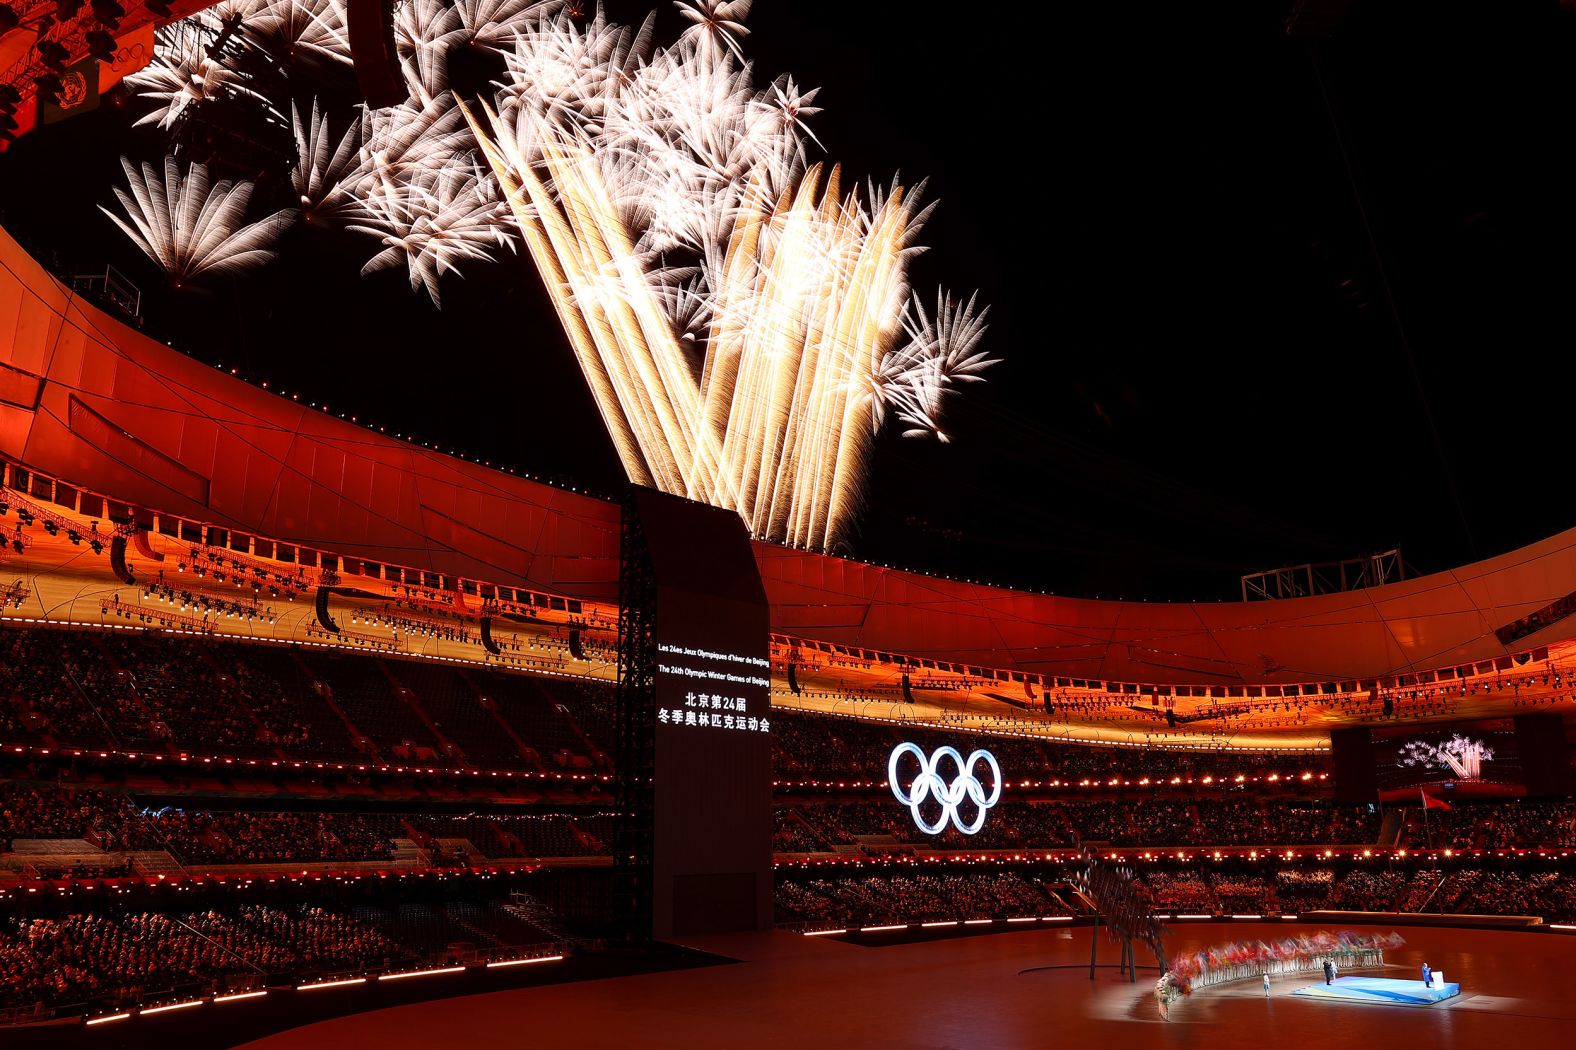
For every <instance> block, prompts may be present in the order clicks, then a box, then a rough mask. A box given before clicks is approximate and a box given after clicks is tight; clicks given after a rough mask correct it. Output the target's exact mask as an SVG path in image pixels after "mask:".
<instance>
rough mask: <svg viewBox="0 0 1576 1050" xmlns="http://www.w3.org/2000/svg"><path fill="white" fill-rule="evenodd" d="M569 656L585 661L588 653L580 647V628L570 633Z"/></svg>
mask: <svg viewBox="0 0 1576 1050" xmlns="http://www.w3.org/2000/svg"><path fill="white" fill-rule="evenodd" d="M569 655H570V656H573V657H574V658H575V659H576V660H584V659H585V658H586V651H585V649H583V648H581V645H580V628H578V627H576V628H574V629H572V630H571V631H570V632H569Z"/></svg>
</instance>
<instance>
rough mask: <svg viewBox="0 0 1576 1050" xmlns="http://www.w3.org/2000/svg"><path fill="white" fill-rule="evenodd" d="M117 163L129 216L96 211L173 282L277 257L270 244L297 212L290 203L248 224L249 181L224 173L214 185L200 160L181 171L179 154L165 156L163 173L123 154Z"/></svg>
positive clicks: (123, 204)
mask: <svg viewBox="0 0 1576 1050" xmlns="http://www.w3.org/2000/svg"><path fill="white" fill-rule="evenodd" d="M120 163H121V167H122V168H123V169H124V170H125V173H126V181H127V184H128V186H129V192H128V191H126V190H122V189H120V188H119V187H117V188H116V190H115V197H116V199H117V200H119V201H120V205H121V207H122V208H124V209H125V211H126V218H124V219H123V218H121V217H120V216H119V215H116V214H115V213H114V212H112V211H110V210H109V209H108V208H102V207H101V208H100V209H99V210H100V211H102V212H103V213H104V214H105V215H108V216H109V217H110V219H111V220H112V221H113V222H114V223H115V225H117V226H119V227H120V228H121V230H122V231H123V232H124V233H125V234H126V236H128V237H130V238H131V239H132V241H133V242H134V243H135V244H136V245H137V247H138V248H141V249H142V251H143V252H144V253H145V254H146V255H147V256H148V258H150V259H152V260H153V261H154V262H155V263H157V264H158V265H159V266H160V267H161V268H163V270H164V272H165V273H166V274H168V275H169V277H170V280H171V281H172V282H174V283H175V284H184V283H186V282H188V281H193V280H198V279H200V278H203V277H209V276H213V275H217V274H223V273H235V272H238V271H240V270H244V269H247V268H249V267H253V266H258V265H261V264H262V263H265V262H267V261H268V260H269V259H271V258H273V255H274V253H273V252H272V251H270V250H269V248H268V246H269V245H271V244H272V243H273V242H274V240H275V239H276V238H277V237H278V236H279V234H280V233H282V232H283V231H284V230H285V228H286V227H288V226H289V225H290V222H291V220H292V219H293V218H294V216H295V212H294V211H292V210H290V209H285V210H283V211H278V212H275V213H274V214H272V215H270V216H268V217H267V218H265V219H261V220H259V221H257V222H253V223H247V222H245V221H244V220H245V218H246V207H247V205H248V204H249V203H250V202H251V198H252V188H253V186H252V183H250V182H231V181H230V180H228V179H221V180H220V181H219V182H216V183H212V184H210V183H209V181H208V169H207V168H206V167H205V166H204V165H202V164H193V165H192V166H191V169H190V170H189V171H188V172H187V174H186V175H184V176H183V175H182V174H181V169H180V164H179V163H178V162H177V161H176V160H175V158H174V157H165V158H164V166H163V172H162V175H161V173H160V172H159V171H158V170H157V169H156V168H154V166H153V165H152V164H143V165H142V166H141V168H140V169H139V168H138V167H136V166H134V165H133V164H132V163H131V161H129V160H127V159H126V158H124V157H122V158H121V162H120Z"/></svg>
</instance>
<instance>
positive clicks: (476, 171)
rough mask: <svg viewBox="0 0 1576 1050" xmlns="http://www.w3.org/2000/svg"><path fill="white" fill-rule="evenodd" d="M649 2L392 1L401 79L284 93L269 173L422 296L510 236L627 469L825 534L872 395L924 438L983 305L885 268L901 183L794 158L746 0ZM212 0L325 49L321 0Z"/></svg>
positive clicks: (899, 244)
mask: <svg viewBox="0 0 1576 1050" xmlns="http://www.w3.org/2000/svg"><path fill="white" fill-rule="evenodd" d="M676 6H677V7H678V9H679V12H680V15H681V17H682V19H683V21H684V23H685V25H684V28H683V29H682V31H681V33H680V35H679V37H678V39H677V40H675V41H674V42H672V43H671V45H669V46H666V47H659V46H657V44H656V42H655V32H654V25H655V22H654V18H653V17H652V16H648V17H647V18H646V20H645V21H644V22H643V23H642V24H640V25H638V26H634V27H629V26H620V25H617V24H614V23H612V22H609V21H608V20H607V18H606V17H605V16H604V14H603V12H602V11H601V9H600V8H597V9H596V10H595V11H594V12H593V14H592V15H591V17H590V18H589V20H586V19H583V18H582V17H581V15H580V13H579V12H580V10H581V7H580V5H578V4H574V3H566V2H561V0H546V2H540V3H534V2H531V0H407V2H406V3H405V4H404V6H403V7H401V8H400V9H399V10H398V12H397V15H396V43H397V47H398V52H399V58H400V62H401V68H402V70H403V71H404V75H405V78H406V81H407V83H408V85H409V87H410V91H411V97H410V98H409V99H407V100H406V101H405V102H404V103H403V104H401V105H399V106H396V107H392V108H390V109H385V110H374V111H363V112H362V114H361V116H360V119H359V121H358V122H357V123H356V125H355V126H353V127H351V128H350V129H349V130H347V131H346V132H345V133H344V134H343V135H342V136H340V137H338V138H336V137H334V136H333V135H331V134H330V131H329V125H328V121H327V119H326V117H325V116H324V115H322V114H320V113H319V111H318V108H317V106H316V104H315V103H314V106H313V110H312V114H311V116H310V117H309V118H308V119H307V120H305V121H303V120H302V119H301V117H300V114H299V112H295V111H292V117H293V121H292V124H293V127H294V130H295V139H296V148H297V154H298V164H297V167H296V169H295V171H294V173H293V178H294V180H295V188H296V193H297V196H298V197H299V198H300V199H301V202H302V207H303V209H304V210H305V211H307V212H308V214H310V215H324V216H332V217H334V218H335V219H336V220H338V221H340V222H341V223H343V224H344V225H345V226H346V227H347V228H349V229H352V230H355V231H357V232H360V233H364V234H368V235H370V236H372V237H375V238H377V240H378V242H379V244H380V248H379V250H378V252H377V253H376V254H375V255H374V256H373V257H372V258H371V259H370V260H369V261H368V263H367V264H366V267H365V270H364V272H371V271H376V270H382V269H387V268H396V267H399V266H401V265H403V266H404V267H405V269H406V272H407V275H408V277H409V279H410V283H411V287H412V289H413V290H424V291H425V292H426V294H427V295H428V296H430V297H431V299H432V300H433V302H434V303H437V302H439V280H440V278H441V276H442V275H444V274H446V273H449V272H451V271H455V270H456V269H457V267H458V266H459V265H461V264H466V265H469V264H470V263H472V262H476V261H480V260H482V259H485V258H488V257H490V256H494V255H496V254H497V253H498V252H499V251H500V250H502V249H505V248H507V249H510V250H513V249H514V248H515V245H516V243H517V242H519V243H523V244H524V245H525V246H526V250H527V251H528V252H529V253H530V255H531V257H532V259H533V261H534V262H535V264H536V266H537V268H538V270H539V272H540V273H541V275H542V278H543V281H544V283H545V284H546V287H547V291H548V294H549V296H550V298H551V300H552V302H553V303H554V305H555V308H556V310H557V312H558V315H559V318H560V320H561V321H562V323H563V326H564V329H565V331H566V333H567V335H568V338H569V343H570V346H571V348H572V349H573V352H574V354H575V356H576V359H577V361H578V363H579V365H580V367H581V369H582V371H583V373H584V374H585V377H586V380H587V383H588V384H589V386H590V388H591V390H592V393H593V395H594V398H595V400H596V403H597V405H598V408H599V410H600V412H601V415H602V417H603V420H604V422H605V423H606V425H607V427H608V431H609V433H610V434H611V436H612V441H613V444H614V447H615V448H616V450H617V452H618V454H619V457H620V460H621V462H622V463H623V465H624V468H625V470H626V472H627V473H628V475H629V477H630V478H631V479H632V480H634V481H636V482H639V483H642V484H649V485H655V486H657V487H660V488H662V489H664V490H666V491H670V492H675V493H679V494H681V495H684V496H688V497H690V498H693V499H698V500H704V501H707V502H710V503H713V504H716V505H718V506H723V507H728V508H731V509H733V510H736V511H737V512H738V513H739V514H740V515H741V517H742V518H743V519H744V520H745V521H746V522H747V523H748V525H749V527H750V528H751V529H752V531H754V532H755V534H757V535H759V536H763V537H769V538H773V539H778V540H784V541H787V542H791V543H794V544H798V545H804V546H811V547H820V548H830V547H834V546H837V545H838V544H840V543H841V542H843V541H844V540H846V538H847V537H848V535H849V533H850V529H851V526H852V522H853V521H854V519H855V516H856V513H857V510H858V507H859V503H860V498H861V492H862V490H863V486H864V480H865V471H866V465H867V461H868V456H869V450H870V446H871V443H872V441H873V440H874V437H875V434H876V433H877V432H878V431H879V430H880V428H881V427H882V426H883V425H884V424H885V423H886V422H887V421H889V420H892V421H895V422H896V424H897V425H898V426H899V427H900V429H901V431H902V433H903V434H904V435H907V436H931V437H935V438H937V439H939V440H942V441H946V440H948V435H947V433H946V431H945V430H944V429H943V419H944V409H945V405H946V402H947V400H948V398H950V397H951V396H952V395H953V394H954V393H955V392H956V391H957V390H958V389H959V388H960V387H962V386H964V385H966V384H969V383H974V382H978V381H980V379H981V378H982V374H983V373H984V371H985V370H986V369H987V368H988V367H989V366H990V365H992V364H994V363H995V362H994V361H993V360H992V359H991V358H989V357H987V356H986V355H985V354H984V353H983V352H982V351H981V350H980V344H981V341H982V338H983V335H984V332H985V327H986V323H985V322H986V317H987V314H988V310H987V309H986V308H984V307H979V306H977V305H976V302H975V299H974V298H972V297H970V298H968V299H965V300H954V299H953V298H952V297H950V296H948V295H947V293H945V292H944V291H943V292H939V293H937V294H936V296H935V298H934V300H933V303H934V305H933V306H932V305H930V303H931V302H932V300H931V299H930V298H929V297H928V296H927V297H926V299H924V300H921V299H920V298H919V297H917V296H915V295H914V294H913V293H912V291H911V289H910V285H909V273H908V267H909V262H910V260H911V258H912V256H913V255H914V254H915V253H916V252H918V251H919V250H920V248H919V247H918V235H919V233H920V231H921V229H922V228H923V226H924V223H925V221H926V219H927V218H928V216H929V213H930V206H928V205H923V204H922V203H921V196H922V194H921V192H920V189H921V187H915V188H912V189H911V188H906V187H904V186H901V185H899V184H897V183H893V184H891V185H890V186H884V187H883V186H876V185H870V186H867V187H864V188H863V189H860V188H854V187H845V186H844V185H843V181H842V178H841V175H840V172H839V170H838V169H837V167H836V166H833V165H827V164H820V163H813V162H812V159H811V157H810V148H811V147H819V146H820V143H819V141H818V140H817V139H816V138H815V136H814V134H813V133H812V131H811V130H810V127H809V122H810V119H811V118H812V117H813V116H814V115H815V114H816V113H818V112H819V107H817V106H816V105H815V102H816V95H817V91H816V89H813V88H812V89H808V90H806V89H804V88H802V87H801V86H800V85H799V84H798V83H796V82H795V81H794V79H793V78H791V77H789V76H782V77H778V78H777V79H775V80H773V81H771V82H770V83H768V84H766V86H765V87H759V86H757V84H756V82H755V78H754V73H753V69H752V67H751V65H750V64H749V63H748V62H747V61H746V60H745V58H744V55H743V48H742V41H743V40H744V39H745V38H746V37H747V36H748V33H749V30H748V29H747V27H746V26H745V25H744V19H745V18H746V16H747V15H748V13H749V8H750V0H691V2H688V3H679V4H677V5H676ZM224 8H225V10H224V13H223V14H221V15H220V16H200V17H208V18H210V19H214V18H226V19H229V20H231V21H230V22H226V23H225V24H227V25H228V24H232V23H238V24H242V25H244V31H245V33H246V35H247V38H248V39H254V38H255V39H256V40H259V41H265V42H266V41H273V42H274V43H273V44H271V45H270V44H267V43H263V44H259V45H258V46H273V47H278V46H279V45H278V41H285V42H286V43H288V45H289V48H290V50H291V51H292V53H293V52H294V51H295V50H298V49H301V48H307V49H315V50H322V51H323V52H324V53H326V54H329V55H330V56H331V57H343V56H348V47H346V46H344V45H345V39H344V10H343V7H342V4H341V0H229V3H228V4H226V5H224ZM215 24H217V23H215ZM476 46H479V47H487V48H491V49H493V50H495V51H497V52H498V53H499V54H500V55H501V56H502V58H503V66H504V69H503V73H502V76H501V78H500V80H499V81H498V83H497V84H496V85H495V87H496V92H495V93H494V95H493V97H492V98H490V99H486V100H481V101H479V102H477V103H476V104H475V105H468V106H462V105H460V104H458V103H457V102H456V100H455V98H454V96H453V95H452V94H451V93H450V91H449V77H448V69H449V63H450V59H451V58H452V57H453V56H454V54H455V52H456V49H458V48H466V47H476ZM483 161H484V162H485V164H483V163H482V162H483Z"/></svg>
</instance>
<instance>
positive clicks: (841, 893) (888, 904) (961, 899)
mask: <svg viewBox="0 0 1576 1050" xmlns="http://www.w3.org/2000/svg"><path fill="white" fill-rule="evenodd" d="M1058 889H1059V890H1060V892H1058ZM1066 892H1067V891H1066V887H1065V885H1062V886H1060V887H1058V886H1057V885H1056V884H1047V883H1045V882H1043V881H1041V880H1040V879H1038V878H1035V877H1032V876H1028V875H1020V874H1017V873H1012V872H978V873H975V872H970V873H967V874H935V875H931V874H923V875H919V874H907V873H903V874H892V875H885V876H882V875H871V876H866V877H862V878H809V879H801V878H795V877H789V878H785V879H782V880H780V881H779V882H778V884H777V912H778V919H779V920H780V921H782V922H816V923H827V922H832V923H838V922H847V923H860V924H866V925H869V924H875V923H881V922H945V921H952V920H959V921H966V920H968V919H992V918H1016V917H1020V916H1036V917H1038V916H1045V915H1070V914H1072V909H1071V908H1070V907H1069V906H1068V904H1067V902H1066V901H1065V900H1064V899H1063V894H1065V893H1066Z"/></svg>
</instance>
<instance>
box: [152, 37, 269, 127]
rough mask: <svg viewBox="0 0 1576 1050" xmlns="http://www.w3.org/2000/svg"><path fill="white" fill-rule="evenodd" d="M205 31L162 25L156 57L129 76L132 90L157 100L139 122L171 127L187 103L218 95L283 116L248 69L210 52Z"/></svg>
mask: <svg viewBox="0 0 1576 1050" xmlns="http://www.w3.org/2000/svg"><path fill="white" fill-rule="evenodd" d="M207 44H208V40H207V36H206V34H204V33H203V32H201V31H196V30H192V31H181V32H166V31H161V32H160V34H159V36H158V39H157V41H156V46H155V48H154V52H153V61H151V62H149V63H148V64H147V65H146V66H145V67H143V68H142V69H140V70H138V71H137V72H135V73H133V74H131V75H130V76H128V77H126V81H125V82H126V86H127V88H128V89H130V91H131V92H132V94H134V95H135V96H136V97H137V98H139V99H142V100H144V101H149V102H152V103H154V108H153V109H152V110H151V111H149V112H148V113H146V114H144V115H143V116H142V117H141V118H139V119H138V120H137V121H136V125H134V126H141V125H144V124H157V125H158V126H159V127H161V128H170V127H173V126H174V125H175V123H176V121H177V120H179V119H180V117H181V115H182V114H183V113H184V112H185V111H186V108H187V107H188V106H191V105H194V104H197V103H201V102H206V101H209V100H212V99H217V98H225V97H230V98H247V99H250V100H252V101H253V102H255V103H256V104H257V105H258V106H259V107H260V108H261V109H262V110H263V111H264V112H265V113H267V114H268V115H270V117H272V118H275V119H280V120H282V119H283V118H282V117H280V115H279V113H278V112H277V111H276V110H275V109H274V108H273V106H272V105H271V104H270V103H269V102H268V100H267V99H266V98H264V97H263V96H262V95H260V94H258V93H257V92H256V91H254V90H252V88H251V87H250V86H248V85H249V83H250V78H249V77H248V76H246V74H244V73H241V72H238V71H236V70H234V69H231V68H229V67H228V66H225V65H224V64H223V63H221V62H219V61H217V60H215V59H213V58H210V57H209V56H208V52H207Z"/></svg>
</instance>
